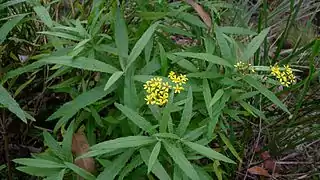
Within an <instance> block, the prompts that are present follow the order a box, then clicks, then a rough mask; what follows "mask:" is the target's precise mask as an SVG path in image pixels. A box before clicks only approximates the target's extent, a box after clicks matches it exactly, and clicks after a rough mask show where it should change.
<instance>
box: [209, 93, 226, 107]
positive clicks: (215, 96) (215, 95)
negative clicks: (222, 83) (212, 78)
mask: <svg viewBox="0 0 320 180" xmlns="http://www.w3.org/2000/svg"><path fill="white" fill-rule="evenodd" d="M223 93H224V91H223V89H219V90H218V91H217V92H216V93H215V94H214V96H213V98H212V99H211V101H210V104H209V106H210V107H212V106H213V105H214V104H215V103H216V102H218V100H219V99H220V98H221V97H222V96H223Z"/></svg>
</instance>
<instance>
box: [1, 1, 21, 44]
mask: <svg viewBox="0 0 320 180" xmlns="http://www.w3.org/2000/svg"><path fill="white" fill-rule="evenodd" d="M0 9H1V5H0ZM25 16H26V14H22V15H19V16H16V17H14V18H12V19H10V20H9V21H7V22H6V23H4V24H3V25H2V26H1V28H0V44H2V43H3V42H4V41H5V40H6V37H7V35H8V34H9V32H10V31H11V30H12V29H13V28H14V27H15V26H16V25H17V24H18V23H19V22H20V21H21V20H22V19H23V18H24V17H25Z"/></svg>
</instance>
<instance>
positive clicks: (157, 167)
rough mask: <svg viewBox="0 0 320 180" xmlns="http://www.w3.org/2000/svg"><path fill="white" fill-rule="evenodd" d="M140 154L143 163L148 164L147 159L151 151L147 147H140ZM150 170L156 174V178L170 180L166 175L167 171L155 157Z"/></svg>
mask: <svg viewBox="0 0 320 180" xmlns="http://www.w3.org/2000/svg"><path fill="white" fill-rule="evenodd" d="M140 156H141V158H142V160H143V161H144V163H145V164H146V165H148V163H149V159H150V156H151V153H150V151H149V150H148V149H146V148H141V149H140ZM151 172H152V173H153V174H154V175H156V176H157V178H158V179H161V180H171V178H170V176H169V175H168V173H167V171H166V170H165V169H164V168H163V166H162V165H161V164H160V162H159V161H158V160H157V159H156V161H155V163H154V165H153V167H152V169H151Z"/></svg>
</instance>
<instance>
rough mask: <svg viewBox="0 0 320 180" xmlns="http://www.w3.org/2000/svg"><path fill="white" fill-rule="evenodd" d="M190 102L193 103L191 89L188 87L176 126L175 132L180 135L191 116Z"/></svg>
mask: <svg viewBox="0 0 320 180" xmlns="http://www.w3.org/2000/svg"><path fill="white" fill-rule="evenodd" d="M192 104H193V95H192V89H191V87H190V88H189V91H188V96H187V101H186V103H185V105H184V109H183V112H182V116H181V120H180V123H179V126H178V128H177V134H179V135H180V136H181V137H182V136H183V135H184V133H185V132H186V130H187V128H188V125H189V123H190V121H191V118H192Z"/></svg>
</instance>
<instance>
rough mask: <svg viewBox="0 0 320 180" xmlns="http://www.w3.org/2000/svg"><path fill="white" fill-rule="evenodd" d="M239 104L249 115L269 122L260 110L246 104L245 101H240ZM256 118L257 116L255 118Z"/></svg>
mask: <svg viewBox="0 0 320 180" xmlns="http://www.w3.org/2000/svg"><path fill="white" fill-rule="evenodd" d="M239 104H240V105H241V106H242V107H243V108H244V109H245V110H247V111H249V113H253V116H255V115H258V116H259V117H260V118H261V119H263V120H266V121H268V119H267V118H266V116H265V115H264V113H263V112H261V111H260V110H259V109H257V108H255V107H253V106H252V105H250V104H248V103H246V102H245V101H239ZM255 117H256V116H255Z"/></svg>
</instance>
